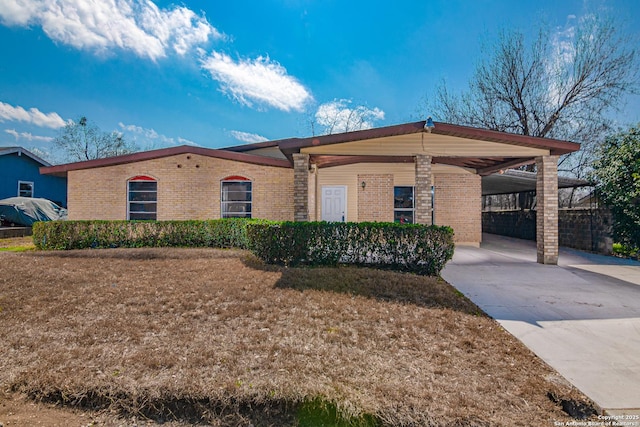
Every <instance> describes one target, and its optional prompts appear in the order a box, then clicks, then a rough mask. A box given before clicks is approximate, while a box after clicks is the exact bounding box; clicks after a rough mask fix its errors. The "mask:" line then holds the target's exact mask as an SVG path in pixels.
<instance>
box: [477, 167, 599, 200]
mask: <svg viewBox="0 0 640 427" xmlns="http://www.w3.org/2000/svg"><path fill="white" fill-rule="evenodd" d="M590 185H592V184H591V183H590V182H589V181H585V180H582V179H575V178H568V177H563V176H559V177H558V188H572V187H587V186H590ZM535 190H536V173H535V172H527V171H520V170H514V169H509V170H506V171H504V173H502V174H500V173H496V174H493V175H488V176H483V177H482V195H483V196H490V195H496V194H511V193H520V192H524V191H535Z"/></svg>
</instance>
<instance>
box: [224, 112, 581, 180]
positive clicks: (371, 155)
mask: <svg viewBox="0 0 640 427" xmlns="http://www.w3.org/2000/svg"><path fill="white" fill-rule="evenodd" d="M425 123H426V121H419V122H413V123H405V124H399V125H393V126H387V127H380V128H373V129H366V130H360V131H355V132H346V133H340V134H333V135H322V136H315V137H309V138H290V139H283V140H279V141H267V142H261V143H257V144H246V145H241V146H235V147H229V148H226V149H225V150H227V151H235V152H247V151H252V150H257V149H263V148H269V147H278V148H279V149H280V151H282V153H283V154H284V155H285V156H286V157H287V158H288V159H289V160H291V159H292V157H293V154H295V153H307V154H309V155H310V161H311V163H314V164H316V165H318V167H328V166H336V165H341V164H349V163H361V162H370V163H372V162H375V163H378V162H381V163H383V162H412V161H413V157H414V156H415V155H416V154H427V155H430V156H432V162H433V163H440V164H449V165H454V166H460V167H465V168H469V169H474V170H475V171H476V172H477V173H479V174H480V175H490V174H492V173H494V172H497V171H500V170H504V169H508V168H511V167H516V166H519V165H523V164H528V163H532V162H533V161H534V159H535V157H537V156H543V155H562V154H567V153H571V152H573V151H577V150H579V149H580V144H577V143H574V142H568V141H561V140H556V139H550V138H537V137H532V136H526V135H516V134H511V133H506V132H498V131H492V130H486V129H478V128H472V127H468V126H460V125H453V124H449V123H443V122H435V123H434V125H435V127H434V128H431V129H430V130H427V129H425Z"/></svg>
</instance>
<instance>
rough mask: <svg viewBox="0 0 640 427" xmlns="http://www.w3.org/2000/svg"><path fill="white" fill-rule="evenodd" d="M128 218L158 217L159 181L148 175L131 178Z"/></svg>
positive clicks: (151, 218) (153, 218) (129, 183)
mask: <svg viewBox="0 0 640 427" xmlns="http://www.w3.org/2000/svg"><path fill="white" fill-rule="evenodd" d="M128 185H129V191H128V193H129V195H128V213H127V219H150V220H155V219H157V212H158V182H157V181H156V180H155V179H153V178H151V177H148V176H136V177H133V178H131V179H130V180H129V182H128Z"/></svg>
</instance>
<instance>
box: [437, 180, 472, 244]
mask: <svg viewBox="0 0 640 427" xmlns="http://www.w3.org/2000/svg"><path fill="white" fill-rule="evenodd" d="M434 185H435V199H434V211H435V223H436V224H437V225H448V226H449V227H451V228H453V231H454V232H455V241H456V242H459V243H470V244H479V243H480V242H481V241H482V195H481V194H482V191H481V185H480V175H471V174H468V175H461V174H437V175H434Z"/></svg>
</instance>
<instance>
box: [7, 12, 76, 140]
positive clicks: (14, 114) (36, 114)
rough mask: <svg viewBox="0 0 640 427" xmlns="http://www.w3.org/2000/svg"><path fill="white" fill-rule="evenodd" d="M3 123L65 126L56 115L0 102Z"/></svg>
mask: <svg viewBox="0 0 640 427" xmlns="http://www.w3.org/2000/svg"><path fill="white" fill-rule="evenodd" d="M0 1H2V0H0ZM4 121H12V122H25V123H30V124H33V125H36V126H40V127H47V128H51V129H60V128H61V127H64V126H65V125H66V124H67V122H65V121H64V120H63V119H62V117H60V116H59V115H58V113H43V112H42V111H40V110H38V109H37V108H29V110H25V109H24V108H22V107H20V106H18V107H14V106H13V105H9V104H6V103H4V102H1V101H0V122H4Z"/></svg>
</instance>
